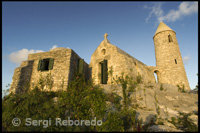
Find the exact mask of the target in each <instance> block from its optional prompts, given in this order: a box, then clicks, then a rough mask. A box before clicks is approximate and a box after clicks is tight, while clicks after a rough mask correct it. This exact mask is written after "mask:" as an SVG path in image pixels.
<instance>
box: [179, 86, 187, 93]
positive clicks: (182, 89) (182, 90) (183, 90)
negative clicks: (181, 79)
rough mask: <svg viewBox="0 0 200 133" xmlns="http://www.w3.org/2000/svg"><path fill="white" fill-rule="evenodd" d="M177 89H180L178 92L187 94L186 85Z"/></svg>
mask: <svg viewBox="0 0 200 133" xmlns="http://www.w3.org/2000/svg"><path fill="white" fill-rule="evenodd" d="M177 87H178V92H181V93H186V91H185V85H184V84H180V85H179V84H178V85H177Z"/></svg>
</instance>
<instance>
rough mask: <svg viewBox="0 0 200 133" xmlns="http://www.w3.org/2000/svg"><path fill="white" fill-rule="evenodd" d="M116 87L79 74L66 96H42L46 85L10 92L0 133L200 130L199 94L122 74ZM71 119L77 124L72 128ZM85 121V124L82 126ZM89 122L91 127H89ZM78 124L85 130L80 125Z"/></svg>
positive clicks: (51, 92)
mask: <svg viewBox="0 0 200 133" xmlns="http://www.w3.org/2000/svg"><path fill="white" fill-rule="evenodd" d="M43 81H44V80H43ZM113 83H115V84H113V85H101V86H99V85H93V84H92V82H91V81H88V82H86V81H85V79H84V76H83V75H81V74H77V75H76V76H75V77H74V79H73V81H71V82H70V84H69V86H68V88H66V89H67V91H65V90H64V91H58V92H53V91H44V90H43V89H44V88H42V87H44V86H41V84H43V83H41V82H39V83H38V85H37V86H35V88H34V90H32V91H31V90H28V89H27V90H26V92H24V93H22V94H15V95H14V94H12V93H11V94H9V95H8V96H6V97H4V98H3V101H2V130H3V131H20V132H21V131H29V132H30V131H37V132H41V131H49V132H60V131H70V132H76V131H90V132H100V131H108V132H111V131H134V132H139V131H146V132H148V131H167V132H168V131H185V132H187V131H197V130H198V94H197V93H190V92H185V91H184V88H181V87H179V88H178V87H177V86H173V85H170V84H158V83H155V84H152V83H148V84H144V83H143V82H142V77H137V78H136V79H133V78H130V77H127V76H126V77H123V75H122V76H121V77H118V78H116V79H114V82H113ZM14 118H19V119H20V120H21V121H20V123H19V121H18V123H13V119H14ZM27 118H29V119H27ZM69 118H70V120H69ZM72 120H73V121H74V123H75V121H76V122H78V125H76V124H74V125H70V121H72ZM82 120H85V122H83V123H82ZM87 120H89V121H90V122H91V123H90V122H89V123H90V124H88V121H87ZM86 121H87V122H86ZM92 121H93V122H96V123H97V125H94V123H93V122H92ZM56 122H57V124H55V123H56ZM80 122H81V124H83V125H81V126H80V125H79V124H80ZM92 123H93V125H92ZM96 123H95V124H96ZM14 124H19V125H17V126H16V125H15V126H14ZM98 124H99V125H98Z"/></svg>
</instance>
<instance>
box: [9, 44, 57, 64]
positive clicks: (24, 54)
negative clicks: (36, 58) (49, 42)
mask: <svg viewBox="0 0 200 133" xmlns="http://www.w3.org/2000/svg"><path fill="white" fill-rule="evenodd" d="M54 48H57V45H53V46H52V47H51V49H54ZM39 52H45V51H43V50H34V49H31V50H28V49H25V48H24V49H21V50H19V51H17V52H13V53H11V54H10V55H8V59H9V61H10V62H12V63H15V64H17V65H20V64H21V62H22V61H25V60H27V59H28V55H29V54H33V53H39Z"/></svg>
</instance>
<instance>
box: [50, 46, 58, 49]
mask: <svg viewBox="0 0 200 133" xmlns="http://www.w3.org/2000/svg"><path fill="white" fill-rule="evenodd" d="M57 47H58V46H57V45H53V47H52V48H50V50H51V49H54V48H57Z"/></svg>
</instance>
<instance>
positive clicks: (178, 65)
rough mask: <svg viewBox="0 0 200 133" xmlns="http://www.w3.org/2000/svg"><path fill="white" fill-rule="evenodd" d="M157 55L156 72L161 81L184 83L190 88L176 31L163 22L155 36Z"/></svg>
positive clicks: (175, 83)
mask: <svg viewBox="0 0 200 133" xmlns="http://www.w3.org/2000/svg"><path fill="white" fill-rule="evenodd" d="M153 40H154V45H155V56H156V68H157V69H156V70H155V71H156V73H157V76H158V82H159V83H169V84H172V85H178V84H179V85H181V84H184V86H185V89H186V90H190V86H189V82H188V79H187V75H186V72H185V68H184V65H183V60H182V56H181V53H180V49H179V45H178V41H177V39H176V33H175V32H174V31H173V30H172V29H171V28H169V27H168V26H167V25H165V24H164V23H163V22H161V23H160V24H159V26H158V29H157V31H156V33H155V35H154V37H153Z"/></svg>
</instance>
